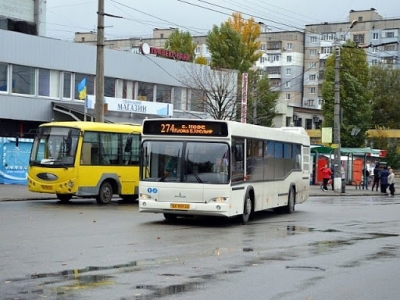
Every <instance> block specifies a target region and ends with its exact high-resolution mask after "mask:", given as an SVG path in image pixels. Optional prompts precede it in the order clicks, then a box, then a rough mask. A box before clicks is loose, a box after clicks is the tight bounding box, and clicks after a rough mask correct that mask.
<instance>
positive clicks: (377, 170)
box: [372, 164, 381, 191]
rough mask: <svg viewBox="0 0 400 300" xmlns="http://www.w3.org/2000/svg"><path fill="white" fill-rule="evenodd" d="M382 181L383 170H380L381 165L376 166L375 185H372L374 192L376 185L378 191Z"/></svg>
mask: <svg viewBox="0 0 400 300" xmlns="http://www.w3.org/2000/svg"><path fill="white" fill-rule="evenodd" d="M380 181H381V169H380V168H379V165H378V164H376V165H375V168H374V183H373V184H372V190H374V187H375V185H376V191H378V188H379V182H380Z"/></svg>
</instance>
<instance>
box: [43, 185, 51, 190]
mask: <svg viewBox="0 0 400 300" xmlns="http://www.w3.org/2000/svg"><path fill="white" fill-rule="evenodd" d="M42 189H44V190H46V191H52V190H53V187H52V186H51V185H42Z"/></svg>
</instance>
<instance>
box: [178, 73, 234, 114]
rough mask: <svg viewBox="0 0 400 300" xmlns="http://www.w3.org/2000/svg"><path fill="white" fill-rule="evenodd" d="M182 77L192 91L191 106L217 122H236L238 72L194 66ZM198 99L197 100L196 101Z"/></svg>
mask: <svg viewBox="0 0 400 300" xmlns="http://www.w3.org/2000/svg"><path fill="white" fill-rule="evenodd" d="M186 71H187V74H185V75H183V76H181V77H182V78H184V79H183V80H182V81H183V82H184V83H185V85H186V86H187V87H188V88H190V89H191V91H192V95H191V105H196V106H197V107H192V110H193V109H194V108H195V109H197V110H201V111H203V110H204V111H206V112H207V113H208V115H209V116H210V117H211V118H213V119H215V120H234V119H235V116H236V104H237V101H238V99H237V97H236V93H237V76H238V74H237V71H234V70H212V69H210V67H209V66H199V65H194V66H191V67H189V69H187V70H186ZM195 99H196V100H195Z"/></svg>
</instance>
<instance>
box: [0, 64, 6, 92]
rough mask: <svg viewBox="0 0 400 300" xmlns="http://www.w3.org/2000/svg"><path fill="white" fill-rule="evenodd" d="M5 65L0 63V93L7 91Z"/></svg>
mask: <svg viewBox="0 0 400 300" xmlns="http://www.w3.org/2000/svg"><path fill="white" fill-rule="evenodd" d="M7 66H8V65H7V64H5V63H0V92H7V91H8V85H7V83H8V80H7V77H8V76H7V71H8V68H7Z"/></svg>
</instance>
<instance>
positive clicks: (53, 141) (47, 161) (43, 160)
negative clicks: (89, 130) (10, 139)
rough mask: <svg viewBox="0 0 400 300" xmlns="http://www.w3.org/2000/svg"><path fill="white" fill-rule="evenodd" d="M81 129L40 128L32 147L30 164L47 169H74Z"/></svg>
mask: <svg viewBox="0 0 400 300" xmlns="http://www.w3.org/2000/svg"><path fill="white" fill-rule="evenodd" d="M79 132H80V130H79V129H75V128H68V127H40V128H39V130H38V133H37V135H36V137H35V140H34V142H33V145H32V151H31V156H30V160H29V164H30V165H31V166H32V165H35V166H47V167H64V168H65V167H72V166H73V165H74V162H75V155H76V147H77V145H78V137H79Z"/></svg>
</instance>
